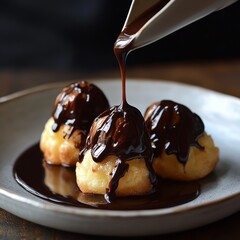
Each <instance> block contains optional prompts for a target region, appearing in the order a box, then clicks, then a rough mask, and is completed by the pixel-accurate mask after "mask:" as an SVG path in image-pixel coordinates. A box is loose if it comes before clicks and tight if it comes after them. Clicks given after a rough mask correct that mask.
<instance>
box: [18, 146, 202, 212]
mask: <svg viewBox="0 0 240 240" xmlns="http://www.w3.org/2000/svg"><path fill="white" fill-rule="evenodd" d="M42 158H43V155H42V153H41V151H40V149H39V144H35V145H34V146H32V147H30V148H29V149H27V150H26V151H24V152H23V153H22V154H21V155H20V156H19V158H18V159H17V160H16V162H15V165H14V169H13V174H14V177H15V179H16V180H17V182H18V183H19V184H20V185H21V186H22V187H23V188H25V189H26V190H27V191H29V192H31V193H32V194H34V195H36V196H38V197H40V198H43V199H45V200H48V201H51V202H54V203H57V204H61V205H64V206H75V207H80V208H97V209H109V210H142V209H159V208H167V207H172V206H177V205H180V204H183V203H187V202H189V201H192V200H193V199H195V198H196V197H197V196H198V195H199V193H200V184H199V183H198V182H172V181H167V180H162V179H159V180H158V181H159V185H158V189H157V191H156V192H155V193H153V194H151V195H147V196H141V197H124V198H116V199H115V200H114V201H113V202H111V203H108V202H107V201H106V200H105V198H104V196H103V195H94V194H83V193H82V192H80V190H79V189H78V187H77V184H76V179H75V171H74V168H67V167H63V166H57V165H49V164H47V163H46V162H45V161H43V160H42Z"/></svg>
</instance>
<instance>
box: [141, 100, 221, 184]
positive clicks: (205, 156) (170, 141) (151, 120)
mask: <svg viewBox="0 0 240 240" xmlns="http://www.w3.org/2000/svg"><path fill="white" fill-rule="evenodd" d="M144 118H145V122H146V126H147V129H148V131H149V134H150V138H151V141H152V148H153V153H154V159H153V168H154V170H155V171H156V173H157V174H158V175H159V176H161V177H164V178H169V179H174V180H184V181H189V180H195V179H200V178H203V177H205V176H207V175H208V174H209V173H211V172H212V171H213V170H214V168H215V166H216V164H217V162H218V160H219V149H218V148H217V147H216V146H215V145H214V142H213V139H212V138H211V136H210V135H208V134H207V133H206V132H205V130H204V124H203V122H202V120H201V119H200V117H199V116H198V115H197V114H195V113H193V112H192V111H191V110H190V109H188V108H187V107H186V106H184V105H182V104H179V103H176V102H173V101H168V100H163V101H161V102H156V103H153V104H152V105H151V106H149V107H148V109H147V110H146V112H145V115H144Z"/></svg>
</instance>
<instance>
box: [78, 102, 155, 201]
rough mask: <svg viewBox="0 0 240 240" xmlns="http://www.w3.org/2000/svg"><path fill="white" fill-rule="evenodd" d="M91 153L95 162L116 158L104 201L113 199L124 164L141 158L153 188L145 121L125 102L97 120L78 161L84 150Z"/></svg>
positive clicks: (150, 154) (136, 110) (81, 156)
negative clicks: (112, 156) (147, 170)
mask: <svg viewBox="0 0 240 240" xmlns="http://www.w3.org/2000/svg"><path fill="white" fill-rule="evenodd" d="M88 150H91V155H92V158H93V160H94V161H95V162H102V161H103V160H104V159H106V157H108V156H111V155H114V156H117V157H118V160H117V161H116V167H115V170H114V172H113V176H112V179H111V181H110V184H109V189H108V191H107V193H106V199H108V200H109V201H111V199H112V198H113V197H114V193H115V190H116V189H117V187H118V182H119V179H120V178H121V177H123V176H124V174H125V172H126V171H127V169H128V163H127V161H129V160H132V159H137V158H143V159H144V160H145V162H146V166H147V168H148V169H149V174H150V180H151V182H152V184H153V186H155V184H156V176H155V173H154V171H153V169H152V150H151V142H150V138H149V136H148V133H147V130H146V127H145V122H144V119H143V117H142V115H141V113H140V111H139V110H138V109H136V108H135V107H132V106H130V105H129V104H127V103H126V102H124V103H122V104H121V105H119V106H114V107H112V108H110V109H109V110H106V111H105V112H103V113H102V114H101V115H99V117H98V118H96V119H95V120H94V122H93V125H92V127H91V130H90V133H89V136H88V138H87V141H86V147H85V149H84V150H83V151H82V152H81V153H80V161H81V160H82V159H83V157H84V154H85V153H86V151H88Z"/></svg>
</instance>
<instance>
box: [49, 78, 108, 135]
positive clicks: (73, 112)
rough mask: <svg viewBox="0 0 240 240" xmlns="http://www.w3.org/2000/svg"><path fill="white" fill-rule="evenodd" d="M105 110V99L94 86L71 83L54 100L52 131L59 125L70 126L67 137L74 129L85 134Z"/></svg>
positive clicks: (84, 83)
mask: <svg viewBox="0 0 240 240" xmlns="http://www.w3.org/2000/svg"><path fill="white" fill-rule="evenodd" d="M107 108H109V103H108V100H107V98H106V97H105V95H104V93H103V92H102V91H101V90H100V89H99V88H98V87H96V86H95V85H94V84H91V83H87V82H85V81H80V82H76V83H72V84H70V85H68V86H67V87H65V88H64V89H63V90H62V92H61V93H60V94H59V95H58V96H57V98H56V100H55V104H54V109H53V112H52V116H53V119H54V124H53V126H52V129H53V131H54V132H56V131H58V130H59V128H60V126H61V125H64V124H66V125H69V126H71V130H70V134H69V137H70V135H71V133H72V132H73V131H74V130H75V129H79V130H82V131H83V132H85V133H86V134H87V133H88V132H89V129H90V127H91V125H92V122H93V120H94V118H95V117H97V116H98V115H99V114H100V113H101V112H103V111H105V110H106V109H107Z"/></svg>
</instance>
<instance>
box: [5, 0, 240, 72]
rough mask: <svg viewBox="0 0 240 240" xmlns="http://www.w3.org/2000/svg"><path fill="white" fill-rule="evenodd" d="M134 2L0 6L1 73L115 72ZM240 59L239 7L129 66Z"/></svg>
mask: <svg viewBox="0 0 240 240" xmlns="http://www.w3.org/2000/svg"><path fill="white" fill-rule="evenodd" d="M130 3H131V1H130V0H122V1H111V0H48V1H46V0H41V1H40V0H20V1H19V0H1V1H0V69H54V70H58V69H59V70H88V71H92V70H98V69H107V68H108V69H109V68H115V67H116V66H117V62H116V59H115V56H114V54H113V50H112V48H113V44H114V42H115V40H116V38H117V36H118V34H119V32H120V30H121V28H122V26H123V23H124V21H125V18H126V15H127V12H128V9H129V6H130ZM239 57H240V2H239V1H238V2H237V3H235V4H233V5H231V6H230V7H227V8H225V9H223V10H221V11H219V12H215V13H213V14H211V15H209V16H207V17H206V18H204V19H202V20H199V21H198V22H195V23H193V24H191V25H189V26H187V27H185V28H183V29H181V30H179V31H177V32H175V33H173V34H171V35H169V36H167V37H165V38H163V39H161V40H160V41H158V42H156V43H154V44H152V45H149V46H148V47H145V48H142V49H139V50H137V51H134V52H133V53H131V54H130V56H129V59H128V65H133V64H142V63H144V64H146V63H149V64H151V63H153V62H163V63H166V62H177V61H199V60H200V61H202V60H203V61H204V60H214V59H219V60H221V59H234V58H239Z"/></svg>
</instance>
